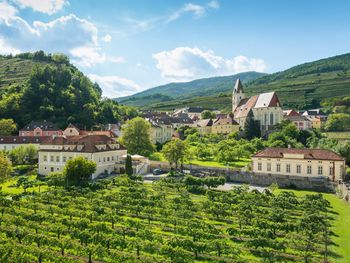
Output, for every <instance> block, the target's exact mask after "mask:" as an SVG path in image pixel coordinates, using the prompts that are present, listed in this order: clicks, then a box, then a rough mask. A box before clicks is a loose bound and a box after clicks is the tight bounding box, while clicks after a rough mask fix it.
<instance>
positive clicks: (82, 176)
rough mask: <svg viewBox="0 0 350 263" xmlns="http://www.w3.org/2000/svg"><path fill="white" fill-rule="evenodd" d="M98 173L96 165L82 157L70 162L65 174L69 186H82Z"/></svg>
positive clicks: (67, 164) (65, 168)
mask: <svg viewBox="0 0 350 263" xmlns="http://www.w3.org/2000/svg"><path fill="white" fill-rule="evenodd" d="M95 171H96V163H95V162H93V161H89V160H86V159H85V158H84V157H82V156H78V157H75V158H73V159H70V160H68V162H67V163H66V166H65V167H64V172H63V174H64V175H65V176H66V180H67V182H68V183H69V184H73V185H81V184H82V183H84V182H86V181H88V180H89V179H90V177H91V175H92V174H93V173H94V172H95Z"/></svg>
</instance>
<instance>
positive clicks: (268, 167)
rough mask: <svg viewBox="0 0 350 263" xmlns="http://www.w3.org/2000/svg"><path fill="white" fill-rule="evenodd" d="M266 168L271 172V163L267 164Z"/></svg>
mask: <svg viewBox="0 0 350 263" xmlns="http://www.w3.org/2000/svg"><path fill="white" fill-rule="evenodd" d="M266 169H267V171H268V172H271V163H268V164H267V168H266Z"/></svg>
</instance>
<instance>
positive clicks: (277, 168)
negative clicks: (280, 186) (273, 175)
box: [276, 163, 281, 172]
mask: <svg viewBox="0 0 350 263" xmlns="http://www.w3.org/2000/svg"><path fill="white" fill-rule="evenodd" d="M280 171H281V164H279V163H278V164H277V165H276V172H280Z"/></svg>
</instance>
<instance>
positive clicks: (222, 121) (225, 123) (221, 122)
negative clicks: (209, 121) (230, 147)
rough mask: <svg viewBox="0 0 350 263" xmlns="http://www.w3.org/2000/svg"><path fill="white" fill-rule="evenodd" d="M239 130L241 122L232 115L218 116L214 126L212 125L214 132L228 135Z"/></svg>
mask: <svg viewBox="0 0 350 263" xmlns="http://www.w3.org/2000/svg"><path fill="white" fill-rule="evenodd" d="M238 131H239V124H238V123H237V122H236V121H235V120H234V119H233V118H231V117H226V118H218V119H216V120H215V121H214V122H213V126H211V133H212V134H223V135H228V134H230V133H232V132H238Z"/></svg>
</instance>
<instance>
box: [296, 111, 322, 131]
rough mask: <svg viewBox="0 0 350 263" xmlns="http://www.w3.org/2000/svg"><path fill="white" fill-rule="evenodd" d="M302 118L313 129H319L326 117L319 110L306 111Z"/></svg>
mask: <svg viewBox="0 0 350 263" xmlns="http://www.w3.org/2000/svg"><path fill="white" fill-rule="evenodd" d="M302 116H305V117H306V118H308V119H309V120H310V121H311V126H312V128H314V129H320V128H321V127H322V125H323V124H324V123H325V122H326V120H327V115H326V114H325V113H324V112H323V111H322V110H321V109H313V110H306V111H304V112H303V114H302Z"/></svg>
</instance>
